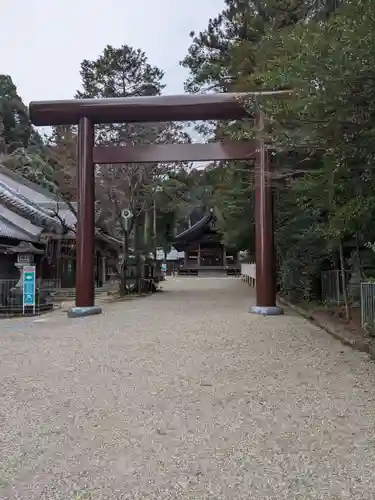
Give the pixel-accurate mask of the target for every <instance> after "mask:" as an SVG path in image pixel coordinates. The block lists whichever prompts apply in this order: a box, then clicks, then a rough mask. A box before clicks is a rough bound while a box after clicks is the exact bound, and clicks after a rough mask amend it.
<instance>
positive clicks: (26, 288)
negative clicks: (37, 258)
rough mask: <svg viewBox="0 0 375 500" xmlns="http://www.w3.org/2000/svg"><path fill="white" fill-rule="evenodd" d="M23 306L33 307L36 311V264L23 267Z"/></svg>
mask: <svg viewBox="0 0 375 500" xmlns="http://www.w3.org/2000/svg"><path fill="white" fill-rule="evenodd" d="M22 271H23V273H22V274H23V280H22V281H23V308H24V309H25V307H33V308H34V311H35V266H24V267H23V270H22Z"/></svg>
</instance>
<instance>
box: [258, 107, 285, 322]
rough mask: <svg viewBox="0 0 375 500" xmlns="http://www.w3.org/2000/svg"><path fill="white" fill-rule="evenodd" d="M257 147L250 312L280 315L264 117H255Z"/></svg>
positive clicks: (269, 171)
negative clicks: (253, 299) (253, 294)
mask: <svg viewBox="0 0 375 500" xmlns="http://www.w3.org/2000/svg"><path fill="white" fill-rule="evenodd" d="M257 129H258V133H259V136H258V144H257V153H256V165H255V263H256V305H255V306H253V307H252V308H251V312H252V313H255V314H262V315H263V316H275V315H279V314H283V309H282V308H281V307H279V306H278V305H277V302H276V253H275V242H274V224H273V222H274V217H273V195H272V183H271V167H270V159H269V155H268V152H267V149H266V147H265V142H264V137H263V130H264V114H263V112H262V111H260V112H259V113H258V116H257Z"/></svg>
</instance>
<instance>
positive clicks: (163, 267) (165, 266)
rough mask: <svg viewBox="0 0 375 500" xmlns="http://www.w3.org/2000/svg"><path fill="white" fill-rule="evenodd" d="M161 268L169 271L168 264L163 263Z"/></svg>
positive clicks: (164, 271)
mask: <svg viewBox="0 0 375 500" xmlns="http://www.w3.org/2000/svg"><path fill="white" fill-rule="evenodd" d="M161 270H162V271H163V273H166V272H167V264H165V263H164V264H162V265H161Z"/></svg>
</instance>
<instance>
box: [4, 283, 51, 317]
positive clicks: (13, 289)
mask: <svg viewBox="0 0 375 500" xmlns="http://www.w3.org/2000/svg"><path fill="white" fill-rule="evenodd" d="M18 283H19V280H15V279H13V280H4V279H3V280H0V316H8V315H10V316H13V315H30V313H31V312H32V313H33V312H34V308H33V307H31V308H30V307H28V308H26V309H24V308H23V304H22V300H23V289H22V286H21V287H20V286H19V285H18ZM17 285H18V286H17ZM60 286H61V283H60V280H49V279H47V280H41V279H38V280H37V281H36V284H35V313H36V314H39V313H41V312H44V311H48V310H51V309H52V308H53V297H54V295H55V293H56V291H57V290H58V289H59V288H60Z"/></svg>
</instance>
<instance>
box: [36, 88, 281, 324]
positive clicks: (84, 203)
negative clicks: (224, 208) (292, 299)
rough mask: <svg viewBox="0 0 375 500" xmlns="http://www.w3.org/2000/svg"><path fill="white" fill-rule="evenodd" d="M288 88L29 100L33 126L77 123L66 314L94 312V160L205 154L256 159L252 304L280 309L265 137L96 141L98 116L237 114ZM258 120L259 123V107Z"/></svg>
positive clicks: (140, 118) (125, 119) (145, 118)
mask: <svg viewBox="0 0 375 500" xmlns="http://www.w3.org/2000/svg"><path fill="white" fill-rule="evenodd" d="M288 93H290V92H289V91H264V92H252V93H246V94H238V93H237V94H234V93H225V94H185V95H176V96H154V97H126V98H105V99H74V100H66V101H38V102H31V103H30V106H29V110H30V119H31V122H32V123H33V124H34V125H36V126H48V125H78V155H77V158H78V164H77V183H78V189H77V193H78V197H77V202H78V221H77V233H76V259H77V260H76V304H75V307H74V308H72V309H71V310H70V311H69V313H68V314H69V315H70V316H71V317H78V316H86V315H89V314H98V313H100V312H101V309H100V307H97V306H95V296H94V253H95V246H94V245H95V241H94V236H95V213H94V204H95V167H94V166H95V164H115V163H121V164H122V163H157V162H160V163H172V162H182V161H191V162H194V161H209V160H213V161H214V160H216V161H219V160H250V159H252V160H253V161H254V160H255V162H256V182H255V191H256V193H255V220H256V252H255V257H256V306H255V307H252V308H251V311H252V312H254V313H257V314H263V315H274V314H281V313H282V309H281V308H279V307H278V306H277V305H276V266H275V251H274V229H273V207H272V187H271V182H270V179H269V177H270V163H269V158H268V154H267V150H266V148H265V144H264V140H263V138H262V137H261V136H259V137H258V138H257V139H256V140H251V141H229V142H216V143H215V142H214V143H208V144H150V145H147V146H95V144H94V127H95V124H111V123H143V122H167V121H194V120H240V119H244V118H248V117H249V113H248V111H247V110H246V109H245V106H244V104H243V103H244V102H245V101H246V99H248V98H249V96H251V97H252V98H255V99H264V98H267V97H277V96H284V95H285V94H288ZM253 118H255V123H256V126H257V128H258V129H259V130H261V129H263V126H264V123H263V115H262V113H261V112H260V111H259V112H258V113H257V116H253Z"/></svg>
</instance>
